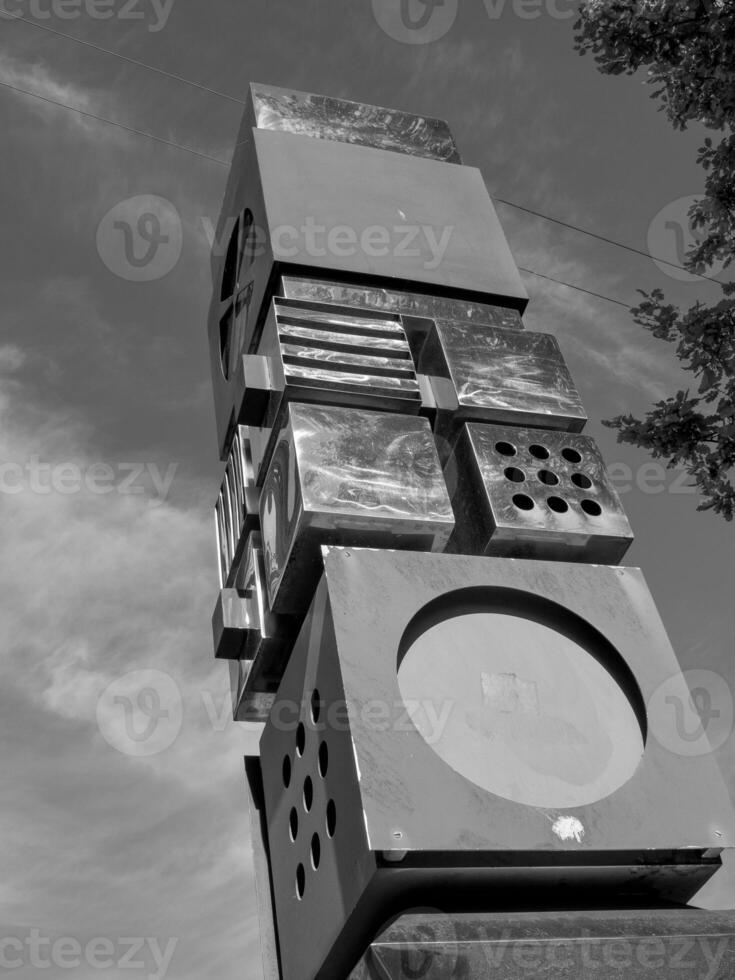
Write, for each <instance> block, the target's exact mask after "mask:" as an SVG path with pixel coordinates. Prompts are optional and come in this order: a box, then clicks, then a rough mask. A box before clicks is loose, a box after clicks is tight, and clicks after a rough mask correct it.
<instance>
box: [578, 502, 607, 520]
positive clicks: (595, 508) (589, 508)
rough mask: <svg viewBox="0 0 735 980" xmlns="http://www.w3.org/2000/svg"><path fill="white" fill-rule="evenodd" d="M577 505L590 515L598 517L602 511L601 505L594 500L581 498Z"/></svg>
mask: <svg viewBox="0 0 735 980" xmlns="http://www.w3.org/2000/svg"><path fill="white" fill-rule="evenodd" d="M579 506H580V507H581V508H582V510H583V511H584V512H585V514H588V515H589V516H590V517H599V516H600V514H601V513H602V507H600V505H599V504H598V503H597V501H596V500H583V501H582V503H581V504H580V505H579Z"/></svg>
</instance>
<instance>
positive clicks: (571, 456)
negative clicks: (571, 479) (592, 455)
mask: <svg viewBox="0 0 735 980" xmlns="http://www.w3.org/2000/svg"><path fill="white" fill-rule="evenodd" d="M561 454H562V456H563V457H564V459H565V460H566V461H567V463H581V462H582V454H581V453H578V452H577V450H576V449H570V448H569V446H567V448H566V449H562V451H561Z"/></svg>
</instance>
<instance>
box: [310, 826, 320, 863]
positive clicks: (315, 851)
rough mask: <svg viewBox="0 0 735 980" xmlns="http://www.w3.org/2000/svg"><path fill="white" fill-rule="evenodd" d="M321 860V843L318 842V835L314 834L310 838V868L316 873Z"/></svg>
mask: <svg viewBox="0 0 735 980" xmlns="http://www.w3.org/2000/svg"><path fill="white" fill-rule="evenodd" d="M321 859H322V842H321V841H320V840H319V834H314V836H313V837H312V838H311V866H312V868H313V869H314V870H315V871H316V870H317V868H318V867H319V862H320V861H321Z"/></svg>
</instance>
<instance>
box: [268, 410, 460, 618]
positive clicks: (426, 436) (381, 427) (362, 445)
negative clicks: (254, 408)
mask: <svg viewBox="0 0 735 980" xmlns="http://www.w3.org/2000/svg"><path fill="white" fill-rule="evenodd" d="M260 520H261V527H262V529H263V547H264V556H265V572H266V581H267V586H268V597H269V601H270V604H271V607H272V609H273V610H274V611H276V612H283V613H290V614H297V613H303V612H305V611H306V609H307V608H308V605H309V602H310V601H311V597H312V596H313V594H314V589H315V588H316V584H317V581H318V578H319V575H320V573H321V557H320V550H319V549H320V545H323V544H345V545H347V544H355V545H357V544H361V543H362V544H367V545H370V546H373V547H386V548H423V549H425V550H427V551H428V550H432V549H433V550H441V549H442V548H443V547H444V546H445V545H446V543H447V541H448V539H449V536H450V534H451V532H452V530H453V528H454V518H453V515H452V508H451V503H450V501H449V495H448V493H447V488H446V486H445V483H444V478H443V476H442V472H441V466H440V465H439V459H438V456H437V452H436V448H435V445H434V440H433V438H432V435H431V429H430V427H429V424H428V422H427V421H426V419H423V418H418V417H415V416H408V415H396V414H393V413H389V412H364V411H360V410H357V409H351V408H336V407H330V408H326V407H321V406H317V405H305V404H295V403H292V404H290V405H288V408H287V411H286V422H285V424H284V426H283V427H282V428H280V429H279V434H278V442H277V445H276V448H275V450H274V452H273V456H272V459H271V461H270V465H269V467H268V471H267V474H266V476H265V480H264V482H263V490H262V493H261V497H260Z"/></svg>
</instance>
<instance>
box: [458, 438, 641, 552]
mask: <svg viewBox="0 0 735 980" xmlns="http://www.w3.org/2000/svg"><path fill="white" fill-rule="evenodd" d="M445 472H446V475H447V480H448V482H449V484H450V485H451V486H453V487H454V488H455V489H454V493H453V497H452V503H453V505H454V511H455V515H456V518H457V529H456V531H455V534H454V536H453V539H452V541H451V542H450V545H449V549H448V550H450V551H456V552H459V553H461V554H486V555H502V556H505V557H510V558H545V559H556V560H559V561H584V562H599V563H602V564H617V563H618V562H620V561H622V559H623V556H624V555H625V552H626V551H627V550H628V548H629V547H630V545H631V544H632V542H633V532H632V531H631V528H630V524H629V523H628V519H627V517H626V516H625V511H624V509H623V506H622V504H621V502H620V498H619V497H618V494H617V492H616V490H615V488H614V487H613V485H612V483H611V482H610V479H609V477H608V474H607V469H606V467H605V463H604V460H603V458H602V455H601V453H600V450H599V448H598V446H597V443H596V442H595V441H594V439H592V438H590V437H588V436H583V435H572V434H570V433H565V432H552V431H549V430H545V429H524V428H520V427H515V426H514V427H510V426H507V427H500V426H494V425H482V424H480V423H476V422H470V423H468V424H467V425H465V427H464V429H463V431H462V433H461V434H460V437H459V440H458V442H457V445H456V447H455V450H454V454H453V456H452V457H451V458H450V460H449V462H448V463H447V465H446V467H445Z"/></svg>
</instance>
